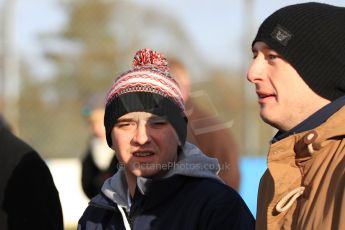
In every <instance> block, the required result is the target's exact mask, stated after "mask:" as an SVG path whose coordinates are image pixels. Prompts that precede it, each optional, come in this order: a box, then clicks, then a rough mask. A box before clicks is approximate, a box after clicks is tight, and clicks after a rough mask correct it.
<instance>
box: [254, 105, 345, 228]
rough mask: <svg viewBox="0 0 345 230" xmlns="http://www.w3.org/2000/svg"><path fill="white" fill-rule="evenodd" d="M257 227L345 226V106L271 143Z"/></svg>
mask: <svg viewBox="0 0 345 230" xmlns="http://www.w3.org/2000/svg"><path fill="white" fill-rule="evenodd" d="M267 164H268V169H267V170H266V172H265V173H264V175H263V176H262V178H261V181H260V186H259V194H258V206H257V217H256V218H257V220H256V228H257V229H303V230H306V229H321V230H324V229H325V230H329V229H332V230H333V229H345V193H344V190H345V106H344V107H343V108H341V109H340V110H339V111H338V112H336V113H335V114H333V115H332V116H331V117H330V118H329V119H328V120H327V121H326V122H325V123H323V124H322V125H321V126H319V127H317V128H315V129H314V130H310V131H306V132H303V133H299V134H295V135H292V136H290V137H287V138H285V139H283V140H280V141H278V142H276V143H274V144H272V145H271V147H270V150H269V153H268V159H267Z"/></svg>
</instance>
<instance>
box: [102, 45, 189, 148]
mask: <svg viewBox="0 0 345 230" xmlns="http://www.w3.org/2000/svg"><path fill="white" fill-rule="evenodd" d="M130 112H149V113H152V114H155V115H157V116H160V117H164V118H166V119H167V120H168V121H169V122H170V124H171V125H172V126H173V128H174V129H175V131H176V133H177V136H178V137H179V140H180V143H181V145H184V143H185V140H186V136H187V117H186V115H185V106H184V101H183V99H182V94H181V91H180V88H179V86H178V84H177V82H176V81H175V79H174V78H173V77H172V76H171V75H170V73H169V67H168V62H167V60H166V59H165V57H164V56H163V54H161V53H157V52H155V51H153V50H150V49H142V50H139V51H137V53H136V54H135V56H134V60H133V66H132V69H131V70H129V71H127V72H125V73H123V74H122V75H120V76H119V77H118V78H117V79H116V81H115V82H114V84H113V85H112V87H111V89H110V91H109V93H108V95H107V98H106V106H105V115H104V126H105V130H106V136H107V142H108V145H109V146H110V147H111V146H112V139H111V132H112V129H113V127H114V125H115V123H116V122H117V119H118V118H119V117H121V116H123V115H125V114H127V113H130Z"/></svg>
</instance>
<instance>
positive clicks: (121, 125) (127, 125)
mask: <svg viewBox="0 0 345 230" xmlns="http://www.w3.org/2000/svg"><path fill="white" fill-rule="evenodd" d="M130 125H131V122H118V123H116V127H119V128H124V127H129V126H130Z"/></svg>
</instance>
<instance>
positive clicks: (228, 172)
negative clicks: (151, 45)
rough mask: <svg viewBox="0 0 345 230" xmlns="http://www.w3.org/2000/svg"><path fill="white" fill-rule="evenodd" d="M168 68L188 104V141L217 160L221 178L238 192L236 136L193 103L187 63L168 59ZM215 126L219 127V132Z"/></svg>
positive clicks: (238, 175) (238, 176)
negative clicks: (196, 125) (185, 64)
mask: <svg viewBox="0 0 345 230" xmlns="http://www.w3.org/2000/svg"><path fill="white" fill-rule="evenodd" d="M169 68H170V72H171V75H172V76H173V77H174V78H175V79H176V80H177V82H178V83H179V86H180V88H181V92H182V96H183V99H184V100H185V104H186V111H187V116H188V120H189V122H188V132H187V141H189V142H190V143H192V144H195V145H196V146H198V147H199V148H200V149H201V151H202V152H204V153H205V154H207V155H208V156H210V157H214V158H217V159H218V161H219V164H220V168H221V169H220V172H219V176H220V177H221V178H222V179H223V180H224V182H225V183H226V184H227V185H229V186H231V187H232V188H234V189H235V190H237V191H238V190H239V187H240V171H239V166H238V150H237V145H236V142H235V140H234V137H233V136H232V134H231V132H230V130H229V129H228V128H227V127H222V123H221V121H220V120H218V119H216V118H215V117H212V115H211V114H210V113H209V112H207V111H205V110H203V109H201V108H199V107H198V105H197V104H196V103H194V102H193V100H192V99H191V97H190V91H191V82H190V75H189V73H188V71H187V69H186V67H185V66H184V64H183V63H182V62H181V61H179V60H177V59H174V58H171V59H169ZM205 118H207V119H205ZM193 123H194V124H196V123H197V124H198V127H197V128H198V129H199V130H205V131H203V132H197V130H196V129H195V127H194V126H193ZM212 127H217V129H214V128H212ZM208 128H209V129H208Z"/></svg>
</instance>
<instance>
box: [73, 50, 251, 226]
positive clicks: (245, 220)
mask: <svg viewBox="0 0 345 230" xmlns="http://www.w3.org/2000/svg"><path fill="white" fill-rule="evenodd" d="M104 123H105V129H106V136H107V141H108V144H109V146H110V147H111V148H113V149H114V150H115V152H116V154H117V157H118V159H119V162H120V163H121V164H122V165H123V168H121V169H120V170H119V171H118V172H117V173H116V174H115V175H114V176H113V177H112V178H110V179H108V180H106V182H105V183H104V185H103V187H102V192H101V193H100V194H99V195H97V196H96V197H95V198H93V199H92V200H91V202H90V204H89V206H88V207H87V209H86V210H85V212H84V214H83V216H82V217H81V219H80V220H79V224H78V229H87V230H89V229H138V230H139V229H140V230H145V229H152V230H154V229H168V230H169V229H174V230H176V229H188V230H193V229H198V230H200V229H253V228H254V219H253V217H252V215H251V213H250V211H249V209H248V208H247V206H246V205H245V203H244V202H243V200H242V199H241V197H240V196H239V195H238V194H237V193H236V191H235V190H233V189H231V188H230V187H228V186H227V185H225V184H224V183H222V181H221V180H220V178H219V177H218V176H217V174H216V173H217V171H218V169H219V167H218V162H217V160H216V159H213V158H209V157H207V156H205V155H204V154H202V153H201V152H200V150H199V149H197V148H196V147H195V146H194V145H192V144H189V143H185V140H186V135H187V131H186V130H187V119H186V115H185V109H184V102H183V99H182V95H181V91H180V89H179V87H178V85H177V83H176V81H175V80H174V79H173V78H172V77H171V75H170V73H169V69H168V63H167V61H166V59H165V58H164V56H163V55H162V54H159V53H156V52H155V51H152V50H149V49H143V50H139V51H138V52H137V53H136V55H135V58H134V61H133V69H132V70H130V71H128V72H126V73H124V74H122V75H121V76H120V77H119V78H117V80H116V81H115V83H114V84H113V86H112V88H111V90H110V91H109V93H108V97H107V102H106V109H105V117H104Z"/></svg>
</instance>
